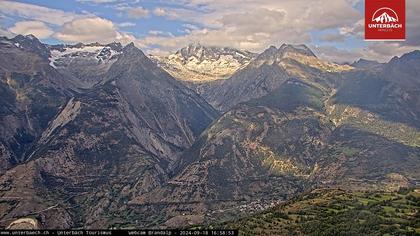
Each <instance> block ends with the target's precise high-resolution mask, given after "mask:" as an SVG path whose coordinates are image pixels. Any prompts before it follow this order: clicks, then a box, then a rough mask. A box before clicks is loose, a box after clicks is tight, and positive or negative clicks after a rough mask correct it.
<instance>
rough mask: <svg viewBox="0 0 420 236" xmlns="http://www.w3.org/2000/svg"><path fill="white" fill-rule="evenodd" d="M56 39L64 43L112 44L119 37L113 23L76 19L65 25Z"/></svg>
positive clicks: (96, 18) (99, 19) (100, 20)
mask: <svg viewBox="0 0 420 236" xmlns="http://www.w3.org/2000/svg"><path fill="white" fill-rule="evenodd" d="M54 37H55V38H57V39H59V40H62V41H64V42H94V41H98V42H105V43H106V42H110V41H111V42H112V41H114V40H115V38H116V37H117V29H116V27H115V25H114V23H112V21H109V20H106V19H103V18H99V17H92V18H82V19H76V20H74V21H71V22H69V23H66V24H64V25H63V27H62V29H61V30H60V32H57V33H56V34H55V35H54Z"/></svg>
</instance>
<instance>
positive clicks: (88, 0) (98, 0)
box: [77, 0, 118, 3]
mask: <svg viewBox="0 0 420 236" xmlns="http://www.w3.org/2000/svg"><path fill="white" fill-rule="evenodd" d="M77 1H78V2H92V3H110V2H116V1H118V0H77Z"/></svg>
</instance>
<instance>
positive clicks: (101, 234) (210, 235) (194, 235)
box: [0, 229, 238, 236]
mask: <svg viewBox="0 0 420 236" xmlns="http://www.w3.org/2000/svg"><path fill="white" fill-rule="evenodd" d="M8 235H45V236H47V235H51V236H55V235H58V236H78V235H89V236H108V235H133V236H137V235H140V236H238V230H178V229H168V230H167V229H162V230H159V229H157V230H0V236H8Z"/></svg>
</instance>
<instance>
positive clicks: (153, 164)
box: [0, 44, 218, 228]
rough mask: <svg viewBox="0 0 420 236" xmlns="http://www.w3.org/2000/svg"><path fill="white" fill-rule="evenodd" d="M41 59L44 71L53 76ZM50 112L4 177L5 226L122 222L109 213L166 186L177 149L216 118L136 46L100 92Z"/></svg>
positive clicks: (74, 97)
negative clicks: (20, 221) (28, 221)
mask: <svg viewBox="0 0 420 236" xmlns="http://www.w3.org/2000/svg"><path fill="white" fill-rule="evenodd" d="M47 60H48V59H47ZM47 60H46V61H45V62H44V63H45V64H43V65H44V66H45V67H47V68H49V69H50V70H52V71H55V69H54V68H53V67H51V66H50V65H49V62H48V61H47ZM2 65H7V64H6V63H4V64H2ZM10 70H11V69H10ZM10 73H15V72H10ZM57 74H58V73H57ZM58 75H60V74H58ZM3 78H4V77H3ZM5 79H6V78H5ZM10 96H11V99H12V100H13V99H16V96H18V94H16V93H12V92H10ZM46 96H47V97H48V98H50V99H56V100H57V101H60V100H58V98H59V97H58V96H57V95H56V94H55V93H47V94H46ZM49 96H51V97H49ZM39 98H40V97H39ZM46 108H48V107H46ZM39 114H43V113H42V112H39ZM48 114H51V116H50V117H48V118H49V119H45V121H44V122H45V126H44V127H42V128H43V129H40V132H39V133H37V135H36V136H35V135H34V137H33V139H32V140H27V142H31V147H32V149H31V152H28V153H25V154H24V155H23V158H22V160H21V161H20V162H17V163H12V164H13V165H9V166H5V167H4V170H3V173H2V175H1V176H0V186H1V187H0V197H1V199H2V201H1V203H0V204H1V211H0V218H1V222H2V223H1V224H2V225H7V224H8V223H10V222H11V221H13V220H15V219H17V218H21V217H23V216H31V217H35V218H36V219H37V220H38V221H39V222H40V225H42V227H47V228H71V227H80V226H83V227H88V228H101V227H104V226H107V227H108V226H110V225H112V224H113V222H114V221H118V217H114V218H112V219H111V218H108V216H109V215H113V214H121V213H122V212H121V209H122V208H124V207H127V206H126V203H127V202H128V201H129V200H130V199H132V198H133V197H134V196H138V195H140V194H143V193H145V192H148V191H150V190H151V189H153V188H155V187H157V186H159V185H160V184H162V183H163V182H164V181H165V180H166V179H167V178H168V173H170V172H171V170H172V166H173V165H174V163H175V162H177V161H178V158H179V155H180V153H181V151H183V150H185V149H186V148H188V147H190V146H191V144H192V143H193V142H194V140H195V138H196V137H197V136H198V135H199V134H200V133H201V132H202V130H203V129H205V128H206V127H207V126H208V125H209V124H210V122H212V120H213V119H215V118H216V117H217V115H218V113H217V112H216V111H215V110H214V109H213V108H212V107H211V106H210V105H208V104H207V103H206V102H205V101H204V100H203V99H202V98H200V97H199V96H198V95H197V94H196V93H194V92H193V91H191V90H189V89H187V88H186V87H185V86H183V85H182V84H181V83H179V82H177V81H176V80H175V79H173V78H172V77H171V76H170V75H169V74H167V73H166V72H165V71H163V70H161V69H159V68H158V67H157V66H156V65H155V64H154V63H153V62H152V61H151V60H150V59H149V58H147V57H146V56H145V55H144V54H143V53H142V52H141V51H140V50H139V49H137V48H136V47H135V46H134V45H133V44H130V45H127V46H125V47H124V48H123V49H122V51H121V55H120V56H119V57H118V59H117V60H116V61H115V62H114V63H113V65H112V66H111V67H110V69H109V70H108V71H107V72H106V74H105V75H104V78H103V79H102V80H101V81H100V82H99V83H98V84H97V85H96V86H94V87H92V88H91V89H88V90H84V91H83V92H80V91H78V92H74V93H73V94H69V96H68V99H65V98H63V103H62V104H61V106H59V107H58V108H57V110H55V111H54V110H52V109H50V111H49V113H48ZM6 118H7V116H6ZM6 118H5V119H6ZM22 122H23V123H24V124H25V125H26V124H27V123H26V121H22ZM2 124H4V125H6V124H7V123H2ZM28 125H29V124H28ZM4 154H5V152H2V160H3V159H5V158H4V157H7V156H5V155H4ZM121 217H122V218H121V219H122V221H126V222H128V221H129V220H128V219H127V218H126V217H127V216H121Z"/></svg>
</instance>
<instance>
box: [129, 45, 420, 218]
mask: <svg viewBox="0 0 420 236" xmlns="http://www.w3.org/2000/svg"><path fill="white" fill-rule="evenodd" d="M303 49H305V48H304V47H296V46H294V47H292V46H288V45H284V46H282V47H280V49H277V48H274V47H271V48H269V49H267V50H266V51H265V52H263V53H262V54H261V55H259V56H258V57H257V58H256V59H255V60H254V61H252V62H251V63H250V64H249V65H248V66H247V67H246V68H244V69H243V70H241V71H239V72H237V73H236V74H235V75H234V76H232V77H231V78H230V79H228V80H227V81H226V82H224V83H223V84H222V86H221V88H225V89H227V90H226V91H229V92H225V93H223V95H221V96H220V98H223V99H226V97H228V98H230V99H227V100H223V101H222V102H221V103H219V104H220V105H221V106H219V107H222V108H223V109H222V110H227V112H225V113H224V114H223V116H222V117H220V118H219V119H218V120H217V121H215V122H213V123H212V125H211V126H210V127H209V128H207V130H206V131H205V132H204V133H203V134H202V135H201V137H200V138H199V139H198V140H197V141H196V142H195V143H194V145H193V146H192V147H191V148H190V149H188V150H187V151H185V152H184V154H183V156H182V158H181V162H180V164H179V165H178V167H177V168H176V169H175V172H174V173H176V174H175V176H174V177H172V178H171V179H170V180H169V181H168V182H167V183H166V184H165V185H163V186H160V187H157V188H156V189H155V190H153V191H151V192H150V193H146V194H143V195H141V196H139V197H137V198H135V199H134V200H133V201H131V204H133V205H136V206H142V207H145V206H147V207H149V208H147V209H148V213H149V214H151V215H154V214H158V212H161V213H162V214H166V215H165V219H168V221H167V222H166V223H165V224H166V225H169V226H170V225H171V222H172V221H174V220H180V219H179V216H180V215H182V214H185V215H186V216H189V215H195V216H205V217H204V218H203V222H204V223H206V222H209V221H210V222H211V221H212V219H214V218H218V217H221V216H219V215H218V213H219V212H227V211H231V210H232V209H236V210H232V211H233V212H239V209H238V208H237V207H238V205H245V206H247V205H252V204H253V203H254V202H255V201H259V200H261V201H263V203H259V205H262V206H264V204H270V203H272V202H273V201H275V200H279V199H287V198H289V197H291V196H293V195H295V194H297V193H299V192H301V191H302V190H303V189H306V188H308V187H309V188H313V187H321V186H327V187H340V188H347V189H362V190H367V189H377V190H384V189H396V188H398V187H396V186H401V187H404V186H413V185H415V184H416V183H418V180H419V179H420V175H419V174H418V172H417V171H416V169H418V168H419V167H420V162H419V157H420V148H419V147H420V143H419V137H420V132H419V130H418V128H416V125H415V124H414V123H413V122H415V120H414V119H415V118H414V117H417V115H416V114H417V110H416V109H417V106H416V105H415V104H416V103H411V102H410V100H408V99H406V100H401V95H402V94H404V93H407V98H408V97H409V98H412V99H413V101H416V100H415V99H417V96H418V95H417V94H415V93H413V92H411V91H412V89H404V88H403V87H401V86H398V83H397V82H393V81H392V78H389V77H388V76H385V73H386V72H385V71H377V69H374V70H367V71H366V70H358V69H354V68H352V67H350V66H341V65H336V64H331V63H328V62H325V61H321V60H319V59H317V58H316V57H315V56H314V55H313V54H312V53H310V52H309V51H307V50H303ZM402 58H404V56H403V57H402ZM392 63H394V62H390V63H389V64H392ZM419 63H420V61H419ZM390 66H392V65H390ZM255 68H257V69H255ZM250 71H252V74H250ZM240 75H241V76H240ZM410 79H412V78H410ZM368 85H369V86H368ZM224 86H226V87H224ZM247 87H249V88H252V89H244V88H247ZM230 94H235V95H236V96H230ZM241 94H247V96H243V97H241V96H240V95H241ZM237 98H239V99H237ZM396 103H398V104H400V106H399V107H398V106H397V105H396ZM391 107H392V109H396V110H395V113H391V112H389V111H388V112H385V110H386V109H388V108H391ZM397 112H398V113H399V114H407V115H403V116H398V117H397V115H396V113H397ZM409 113H410V114H411V115H409ZM394 114H395V115H394ZM245 208H246V207H245ZM227 209H229V210H227ZM148 213H147V212H144V214H148ZM225 214H228V213H225ZM185 220H187V218H185Z"/></svg>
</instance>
